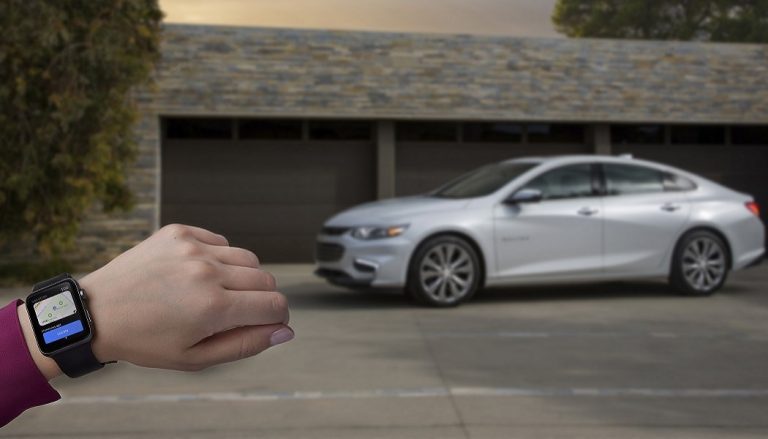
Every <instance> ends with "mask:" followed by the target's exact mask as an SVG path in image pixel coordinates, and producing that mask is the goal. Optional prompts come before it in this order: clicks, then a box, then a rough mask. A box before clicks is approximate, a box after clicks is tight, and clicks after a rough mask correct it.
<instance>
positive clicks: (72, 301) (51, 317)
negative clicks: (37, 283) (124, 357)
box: [26, 280, 91, 355]
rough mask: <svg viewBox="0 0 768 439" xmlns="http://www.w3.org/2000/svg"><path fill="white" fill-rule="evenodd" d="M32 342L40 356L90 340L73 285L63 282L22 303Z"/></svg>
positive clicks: (80, 304)
mask: <svg viewBox="0 0 768 439" xmlns="http://www.w3.org/2000/svg"><path fill="white" fill-rule="evenodd" d="M26 306H27V311H28V312H29V316H30V320H31V321H32V328H33V329H34V331H35V338H36V339H37V344H38V346H40V350H41V351H42V352H43V354H46V355H51V354H53V353H55V352H56V351H59V350H61V349H63V348H66V347H69V346H72V345H76V344H80V342H83V341H86V340H90V337H91V327H90V325H89V324H88V319H87V318H86V315H85V309H84V307H83V303H82V301H81V299H80V294H79V290H78V287H77V284H75V283H74V282H73V281H71V280H64V281H62V282H60V283H58V284H56V285H53V286H50V287H48V288H45V289H42V290H40V291H36V292H34V293H32V294H31V295H30V296H29V297H28V298H27V302H26Z"/></svg>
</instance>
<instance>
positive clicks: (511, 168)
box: [430, 162, 538, 198]
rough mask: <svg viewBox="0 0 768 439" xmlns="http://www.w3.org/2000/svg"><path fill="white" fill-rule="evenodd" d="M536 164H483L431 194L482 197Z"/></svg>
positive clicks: (442, 196) (435, 195)
mask: <svg viewBox="0 0 768 439" xmlns="http://www.w3.org/2000/svg"><path fill="white" fill-rule="evenodd" d="M535 166H538V163H531V162H506V163H494V164H492V165H488V166H483V167H482V168H479V169H475V170H474V171H472V172H469V173H467V174H464V175H462V176H461V177H458V178H456V179H454V180H452V181H450V182H448V183H447V184H445V185H443V186H441V187H439V188H438V189H436V190H435V191H433V192H431V193H430V195H432V196H433V197H440V198H474V197H482V196H484V195H488V194H491V193H493V192H496V191H497V190H499V189H500V188H501V187H502V186H504V185H505V184H507V183H509V182H510V181H512V180H513V179H515V178H517V177H519V176H520V175H522V174H523V173H525V172H526V171H528V170H530V169H532V168H534V167H535Z"/></svg>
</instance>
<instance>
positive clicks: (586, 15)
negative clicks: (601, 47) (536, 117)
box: [552, 0, 768, 43]
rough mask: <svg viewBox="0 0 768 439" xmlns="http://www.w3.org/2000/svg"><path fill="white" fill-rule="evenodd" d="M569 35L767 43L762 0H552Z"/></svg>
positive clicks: (766, 3)
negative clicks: (554, 0) (554, 1)
mask: <svg viewBox="0 0 768 439" xmlns="http://www.w3.org/2000/svg"><path fill="white" fill-rule="evenodd" d="M552 21H553V22H554V23H555V26H556V27H557V30H558V31H559V32H561V33H563V34H565V35H568V36H569V37H596V38H637V39H656V40H696V41H725V42H741V43H768V0H558V2H557V4H556V6H555V11H554V13H553V14H552Z"/></svg>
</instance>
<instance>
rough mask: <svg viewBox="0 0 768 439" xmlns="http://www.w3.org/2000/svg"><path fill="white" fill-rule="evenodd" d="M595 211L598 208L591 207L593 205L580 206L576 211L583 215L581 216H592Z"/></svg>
mask: <svg viewBox="0 0 768 439" xmlns="http://www.w3.org/2000/svg"><path fill="white" fill-rule="evenodd" d="M597 212H598V210H597V209H595V208H593V207H582V208H581V209H579V210H578V211H577V212H576V213H578V214H579V215H583V216H592V215H594V214H596V213H597Z"/></svg>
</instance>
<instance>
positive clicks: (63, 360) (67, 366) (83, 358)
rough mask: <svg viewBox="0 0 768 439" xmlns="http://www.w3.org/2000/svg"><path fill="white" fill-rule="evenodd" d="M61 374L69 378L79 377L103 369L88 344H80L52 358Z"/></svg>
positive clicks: (102, 364) (102, 365)
mask: <svg viewBox="0 0 768 439" xmlns="http://www.w3.org/2000/svg"><path fill="white" fill-rule="evenodd" d="M53 359H54V360H56V364H58V365H59V368H60V369H61V371H62V372H64V373H65V374H67V376H68V377H70V378H77V377H81V376H83V375H85V374H89V373H91V372H94V371H97V370H99V369H101V368H102V367H104V363H102V362H100V361H99V360H98V359H97V358H96V356H95V355H93V350H92V349H91V344H90V343H85V344H81V345H78V346H75V347H73V348H71V349H67V350H66V351H64V352H60V353H58V354H56V355H55V356H53Z"/></svg>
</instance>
